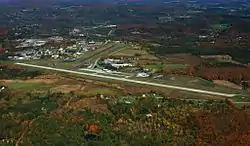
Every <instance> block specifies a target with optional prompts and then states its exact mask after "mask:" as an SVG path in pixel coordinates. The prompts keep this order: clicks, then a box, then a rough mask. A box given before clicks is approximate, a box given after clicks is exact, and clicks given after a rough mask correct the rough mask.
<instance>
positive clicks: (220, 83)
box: [213, 80, 241, 89]
mask: <svg viewBox="0 0 250 146" xmlns="http://www.w3.org/2000/svg"><path fill="white" fill-rule="evenodd" d="M213 83H214V84H217V85H221V86H226V87H229V88H234V89H241V87H240V86H239V85H236V84H234V83H232V82H229V81H225V80H214V81H213Z"/></svg>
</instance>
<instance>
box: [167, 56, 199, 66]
mask: <svg viewBox="0 0 250 146" xmlns="http://www.w3.org/2000/svg"><path fill="white" fill-rule="evenodd" d="M165 57H166V58H167V62H170V63H174V64H192V65H198V64H200V62H201V59H200V58H199V57H197V56H194V55H192V54H188V53H180V54H170V55H165V56H164V58H165ZM164 58H163V59H164Z"/></svg>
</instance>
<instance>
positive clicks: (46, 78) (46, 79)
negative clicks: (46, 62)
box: [0, 75, 60, 84]
mask: <svg viewBox="0 0 250 146" xmlns="http://www.w3.org/2000/svg"><path fill="white" fill-rule="evenodd" d="M59 79H60V77H58V76H54V75H43V76H38V77H36V78H34V79H27V80H0V83H43V84H54V83H56V82H57V81H58V80H59Z"/></svg>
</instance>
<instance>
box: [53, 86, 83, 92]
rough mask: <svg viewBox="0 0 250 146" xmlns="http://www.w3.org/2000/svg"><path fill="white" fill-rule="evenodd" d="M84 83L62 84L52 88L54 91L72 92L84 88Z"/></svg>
mask: <svg viewBox="0 0 250 146" xmlns="http://www.w3.org/2000/svg"><path fill="white" fill-rule="evenodd" d="M83 89H84V88H83V86H82V85H60V86H57V87H55V88H53V89H52V91H53V92H61V93H70V92H75V91H79V90H83Z"/></svg>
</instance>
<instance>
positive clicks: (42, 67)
mask: <svg viewBox="0 0 250 146" xmlns="http://www.w3.org/2000/svg"><path fill="white" fill-rule="evenodd" d="M15 64H16V65H21V66H27V67H34V68H40V69H47V70H53V71H59V72H66V73H73V74H80V75H85V76H92V77H97V78H103V79H109V80H117V81H123V82H129V83H136V84H143V85H150V86H156V87H163V88H170V89H177V90H182V91H189V92H195V93H202V94H209V95H216V96H223V97H233V96H235V95H236V94H228V93H221V92H213V91H207V90H200V89H193V88H186V87H180V86H172V85H167V84H159V83H152V82H145V81H138V80H131V79H126V78H119V77H112V76H107V75H100V74H93V73H86V72H77V71H72V70H65V69H59V68H53V67H46V66H39V65H32V64H26V63H15Z"/></svg>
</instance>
